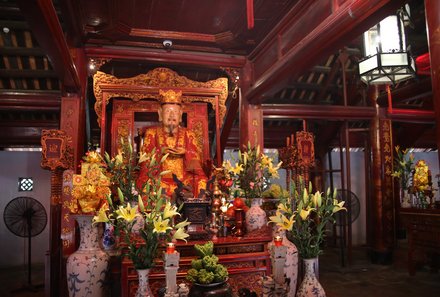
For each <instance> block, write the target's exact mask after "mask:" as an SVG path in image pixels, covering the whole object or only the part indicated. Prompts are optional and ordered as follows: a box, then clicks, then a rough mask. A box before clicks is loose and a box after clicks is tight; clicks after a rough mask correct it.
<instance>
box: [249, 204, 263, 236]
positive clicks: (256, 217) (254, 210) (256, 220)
mask: <svg viewBox="0 0 440 297" xmlns="http://www.w3.org/2000/svg"><path fill="white" fill-rule="evenodd" d="M262 202H263V198H252V199H251V207H250V208H249V210H248V211H247V212H246V231H247V232H251V231H254V230H257V229H260V228H262V227H263V226H266V223H267V216H266V212H265V211H264V210H263V209H262V208H261V207H260V206H261V204H262Z"/></svg>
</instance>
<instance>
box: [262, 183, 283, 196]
mask: <svg viewBox="0 0 440 297" xmlns="http://www.w3.org/2000/svg"><path fill="white" fill-rule="evenodd" d="M261 195H262V197H265V198H273V199H279V198H285V197H288V196H289V192H288V191H287V190H285V189H283V188H282V187H281V186H280V185H279V184H272V185H270V188H269V189H267V190H266V191H264V192H263V194H261Z"/></svg>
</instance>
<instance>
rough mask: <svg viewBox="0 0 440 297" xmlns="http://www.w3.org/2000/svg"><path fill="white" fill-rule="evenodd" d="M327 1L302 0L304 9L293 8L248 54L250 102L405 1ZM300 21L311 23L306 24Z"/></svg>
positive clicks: (277, 87) (280, 85)
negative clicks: (335, 3)
mask: <svg viewBox="0 0 440 297" xmlns="http://www.w3.org/2000/svg"><path fill="white" fill-rule="evenodd" d="M302 2H303V1H302ZM307 2H311V3H312V2H313V4H308V3H307ZM328 3H329V2H327V1H305V3H303V4H304V6H306V9H302V10H301V11H300V13H301V14H300V15H298V8H297V7H296V6H295V7H293V9H292V10H291V11H289V12H288V13H287V14H286V16H285V18H284V19H283V20H282V21H281V22H280V23H281V24H283V26H277V27H276V28H275V29H274V30H273V31H272V32H271V33H270V34H269V36H270V37H269V38H266V39H265V40H264V41H263V42H262V44H261V46H259V47H258V48H257V49H256V50H255V51H254V52H253V53H252V54H251V55H250V56H251V57H252V58H251V59H252V62H253V64H254V79H253V84H252V86H251V87H250V89H249V90H248V92H247V93H246V97H247V98H248V101H249V102H250V103H252V104H259V103H262V102H264V100H265V99H266V98H270V97H271V96H273V95H274V94H275V93H276V92H278V91H279V90H280V89H281V88H283V87H284V86H285V84H286V83H287V82H288V81H289V79H291V78H292V77H295V76H297V75H299V74H301V73H303V72H304V71H306V70H307V69H309V68H310V67H311V65H313V63H315V62H316V61H317V60H320V59H321V58H323V57H325V56H326V55H328V54H330V53H332V52H335V51H336V50H338V49H339V48H341V47H342V46H344V45H345V44H346V43H347V42H349V41H350V40H352V39H353V38H355V37H356V36H358V35H360V34H361V33H362V32H363V31H365V30H367V29H368V28H370V27H371V26H372V25H374V24H375V23H377V22H378V21H380V20H381V19H382V18H383V17H385V16H387V15H388V14H389V13H391V12H394V11H395V10H396V9H397V8H398V7H399V6H402V5H403V4H404V3H405V1H403V0H371V1H365V0H353V1H345V2H344V3H343V4H342V5H340V6H339V7H337V8H336V9H335V8H334V7H332V5H331V4H328ZM332 10H333V11H332ZM310 16H314V18H311V17H310ZM313 19H316V21H314V20H313ZM321 20H322V21H321ZM303 21H308V22H312V23H311V24H309V25H308V26H305V25H304V22H303ZM313 22H315V23H313ZM316 22H318V24H316ZM256 66H257V67H256Z"/></svg>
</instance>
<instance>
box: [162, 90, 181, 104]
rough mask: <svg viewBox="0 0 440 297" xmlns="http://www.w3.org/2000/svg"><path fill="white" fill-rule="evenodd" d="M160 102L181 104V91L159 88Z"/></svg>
mask: <svg viewBox="0 0 440 297" xmlns="http://www.w3.org/2000/svg"><path fill="white" fill-rule="evenodd" d="M159 102H160V104H182V91H174V90H166V91H165V90H159Z"/></svg>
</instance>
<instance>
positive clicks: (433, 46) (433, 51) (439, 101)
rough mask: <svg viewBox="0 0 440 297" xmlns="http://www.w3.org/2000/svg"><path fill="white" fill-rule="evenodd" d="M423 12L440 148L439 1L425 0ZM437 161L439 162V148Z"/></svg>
mask: <svg viewBox="0 0 440 297" xmlns="http://www.w3.org/2000/svg"><path fill="white" fill-rule="evenodd" d="M425 13H426V23H427V26H428V28H427V32H428V42H429V55H430V59H431V81H432V97H433V98H432V99H433V102H434V108H435V121H436V123H437V131H436V136H437V148H440V127H439V126H438V125H439V123H440V1H438V0H425ZM438 153H439V158H438V159H439V163H440V150H439V151H438Z"/></svg>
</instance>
